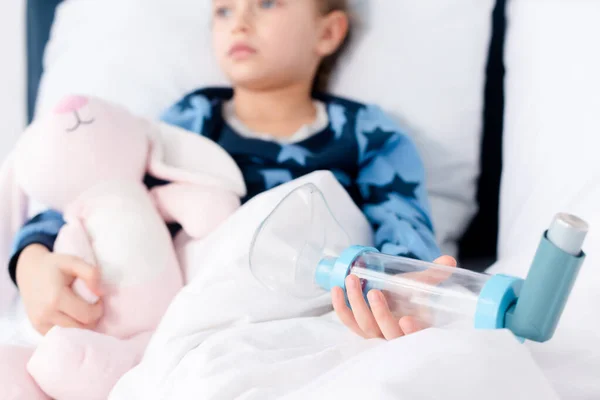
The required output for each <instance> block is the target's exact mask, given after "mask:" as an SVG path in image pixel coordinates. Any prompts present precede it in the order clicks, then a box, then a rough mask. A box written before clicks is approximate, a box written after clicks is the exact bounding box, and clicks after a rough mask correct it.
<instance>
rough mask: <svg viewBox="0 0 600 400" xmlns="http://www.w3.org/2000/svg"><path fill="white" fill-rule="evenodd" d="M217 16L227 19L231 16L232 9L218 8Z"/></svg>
mask: <svg viewBox="0 0 600 400" xmlns="http://www.w3.org/2000/svg"><path fill="white" fill-rule="evenodd" d="M215 16H217V17H221V18H227V17H229V16H231V8H229V7H217V8H216V9H215Z"/></svg>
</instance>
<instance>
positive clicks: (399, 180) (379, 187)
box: [356, 107, 440, 261]
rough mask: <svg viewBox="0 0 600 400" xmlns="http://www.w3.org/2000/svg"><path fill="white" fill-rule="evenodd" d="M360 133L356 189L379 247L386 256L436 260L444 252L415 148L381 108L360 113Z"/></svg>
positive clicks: (358, 124)
mask: <svg viewBox="0 0 600 400" xmlns="http://www.w3.org/2000/svg"><path fill="white" fill-rule="evenodd" d="M356 134H357V140H358V146H359V172H358V177H357V184H358V187H359V191H360V194H361V196H362V200H363V204H362V210H363V212H364V213H365V215H366V217H367V219H368V220H369V222H370V223H371V225H372V226H373V228H374V230H375V246H376V247H377V248H378V249H379V250H380V251H381V252H383V253H386V254H390V255H398V256H405V257H410V258H417V259H420V260H425V261H433V260H434V259H435V258H437V257H439V256H440V249H439V247H438V244H437V241H436V238H435V233H434V229H433V223H432V221H431V216H430V210H429V200H428V197H427V189H426V186H425V170H424V167H423V164H422V161H421V159H420V156H419V153H418V151H417V148H416V146H415V145H414V144H413V142H412V141H411V139H410V138H409V137H408V136H406V135H404V134H403V133H401V131H400V129H399V128H398V126H397V125H396V123H395V122H394V121H393V120H392V119H391V118H390V117H388V116H387V115H386V114H385V113H384V112H383V111H381V110H380V109H379V108H376V107H368V108H365V109H363V110H361V111H360V112H359V114H358V116H357V127H356Z"/></svg>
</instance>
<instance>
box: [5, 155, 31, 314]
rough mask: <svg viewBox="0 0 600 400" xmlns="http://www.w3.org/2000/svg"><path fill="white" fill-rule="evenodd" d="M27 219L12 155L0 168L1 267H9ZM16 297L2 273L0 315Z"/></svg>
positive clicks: (11, 284)
mask: <svg viewBox="0 0 600 400" xmlns="http://www.w3.org/2000/svg"><path fill="white" fill-rule="evenodd" d="M26 217H27V198H26V197H25V194H24V193H23V191H22V190H21V189H20V188H19V186H18V185H17V182H16V180H15V174H14V163H13V155H12V154H11V155H9V156H8V158H7V159H6V161H4V164H3V165H2V167H1V168H0V260H1V262H0V267H2V266H7V265H8V262H9V258H10V255H11V250H12V244H13V240H14V237H15V235H16V234H17V232H18V230H19V229H20V228H21V227H22V226H23V224H24V223H25V221H26ZM16 295H17V291H16V288H15V285H14V284H13V283H12V282H11V280H10V277H9V275H8V273H7V271H6V270H4V271H0V314H2V313H3V312H4V311H6V310H7V309H8V307H10V305H11V304H12V301H14V299H15V297H16Z"/></svg>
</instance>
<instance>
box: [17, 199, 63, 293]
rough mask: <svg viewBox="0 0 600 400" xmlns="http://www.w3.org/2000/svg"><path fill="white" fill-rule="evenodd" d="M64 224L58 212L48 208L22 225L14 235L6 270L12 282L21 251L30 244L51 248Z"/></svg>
mask: <svg viewBox="0 0 600 400" xmlns="http://www.w3.org/2000/svg"><path fill="white" fill-rule="evenodd" d="M64 224H65V221H64V220H63V217H62V215H61V214H60V213H58V212H56V211H52V210H48V211H45V212H43V213H41V214H38V215H36V216H35V217H33V218H32V219H31V220H29V221H28V222H27V223H26V224H25V225H23V227H22V228H21V230H20V231H19V232H18V233H17V236H16V237H15V240H14V245H13V252H12V255H11V258H10V261H9V264H8V271H9V274H10V277H11V279H12V280H13V282H15V283H16V271H17V262H18V260H19V255H20V254H21V252H22V251H23V250H24V249H25V248H26V247H27V246H29V245H31V244H41V245H43V246H46V247H47V248H48V249H49V250H52V249H53V248H54V242H55V241H56V237H57V236H58V232H59V231H60V228H61V227H62V226H63V225H64Z"/></svg>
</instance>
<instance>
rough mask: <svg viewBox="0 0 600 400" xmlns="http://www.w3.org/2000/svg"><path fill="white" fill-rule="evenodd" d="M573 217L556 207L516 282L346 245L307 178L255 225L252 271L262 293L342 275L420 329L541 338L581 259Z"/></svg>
mask: <svg viewBox="0 0 600 400" xmlns="http://www.w3.org/2000/svg"><path fill="white" fill-rule="evenodd" d="M587 231H588V226H587V224H586V223H585V222H584V221H582V220H581V219H579V218H577V217H575V216H572V215H568V214H558V215H557V216H556V217H555V219H554V221H553V222H552V224H551V226H550V228H549V229H548V230H547V231H546V232H545V233H544V235H543V237H542V240H541V243H540V245H539V247H538V250H537V253H536V255H535V257H534V259H533V262H532V265H531V268H530V270H529V274H528V275H527V278H526V279H524V280H523V279H521V278H518V277H512V276H507V275H489V274H484V273H477V272H473V271H469V270H465V269H462V268H453V267H447V266H444V265H438V264H433V263H428V262H423V261H418V260H413V259H409V258H404V257H397V256H389V255H385V254H382V253H380V252H378V251H377V250H376V249H374V248H370V247H364V246H352V245H351V243H350V241H349V238H348V235H347V234H346V232H344V230H343V229H342V228H341V225H340V224H339V223H338V222H337V221H336V220H335V218H334V217H333V214H332V213H331V211H330V210H329V206H328V204H327V202H326V201H325V199H324V197H323V195H322V193H321V192H320V191H319V190H318V188H317V187H316V186H314V185H312V184H307V185H304V186H301V187H299V188H297V189H295V190H294V191H292V192H291V193H290V194H289V195H288V196H287V197H286V198H285V199H284V200H283V201H282V202H281V203H280V204H279V205H278V207H277V208H276V209H275V210H274V211H273V212H272V213H271V214H270V215H269V217H267V219H266V220H265V221H264V222H263V224H262V225H261V227H260V228H259V229H258V230H257V232H256V234H255V237H254V241H253V243H252V246H251V250H250V268H251V270H252V273H253V274H254V276H255V277H256V278H257V279H258V280H259V281H260V282H262V283H263V284H264V285H265V286H267V287H269V288H270V289H272V290H275V291H279V292H285V293H287V294H290V295H292V296H295V297H301V298H307V297H316V296H320V295H323V294H325V293H326V292H327V291H330V290H331V289H332V288H333V287H336V286H339V287H342V288H343V289H345V279H346V277H347V276H348V275H349V274H353V275H355V276H357V277H358V278H359V279H360V280H361V282H362V287H363V292H364V294H365V296H366V294H367V293H368V292H369V291H370V290H372V289H378V290H381V291H382V292H383V294H384V295H385V297H386V300H387V303H388V305H389V307H390V310H391V312H392V313H393V314H394V315H395V316H396V317H398V318H399V317H401V316H412V317H414V318H416V319H418V320H419V321H420V322H421V323H422V324H424V325H426V326H437V327H444V326H452V327H459V328H474V329H504V328H508V329H510V330H511V331H512V332H513V333H514V334H515V335H516V336H518V337H520V338H524V339H529V340H534V341H539V342H543V341H546V340H548V339H550V338H551V337H552V335H553V334H554V331H555V329H556V326H557V324H558V321H559V319H560V316H561V314H562V312H563V310H564V307H565V304H566V302H567V299H568V297H569V294H570V292H571V289H572V288H573V284H574V282H575V279H576V277H577V274H578V272H579V269H580V267H581V264H582V262H583V260H584V258H585V255H584V253H583V252H582V250H581V247H582V244H583V240H584V239H585V236H586V234H587Z"/></svg>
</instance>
